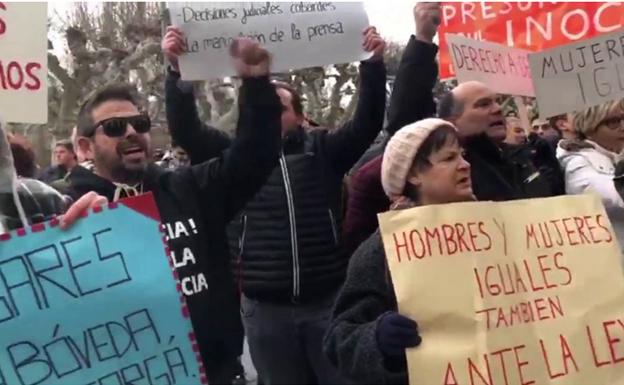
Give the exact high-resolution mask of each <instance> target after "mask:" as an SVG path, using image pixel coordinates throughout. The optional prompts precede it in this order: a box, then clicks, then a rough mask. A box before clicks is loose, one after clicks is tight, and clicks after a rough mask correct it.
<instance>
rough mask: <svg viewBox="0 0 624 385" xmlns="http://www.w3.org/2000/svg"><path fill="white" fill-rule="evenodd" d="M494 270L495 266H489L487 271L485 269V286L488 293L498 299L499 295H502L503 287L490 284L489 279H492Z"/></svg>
mask: <svg viewBox="0 0 624 385" xmlns="http://www.w3.org/2000/svg"><path fill="white" fill-rule="evenodd" d="M492 270H494V266H488V267H487V269H485V285H486V287H487V288H488V293H490V295H492V296H494V297H496V296H497V295H499V294H500V293H501V287H500V286H499V285H498V284H496V283H492V284H490V278H489V277H490V271H492Z"/></svg>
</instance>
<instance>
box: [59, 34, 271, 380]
mask: <svg viewBox="0 0 624 385" xmlns="http://www.w3.org/2000/svg"><path fill="white" fill-rule="evenodd" d="M232 56H233V59H234V65H235V67H236V70H237V73H238V75H239V76H240V77H241V78H242V79H243V84H242V86H241V89H240V97H239V109H240V116H239V120H238V130H237V131H238V135H237V138H236V140H235V141H233V143H232V145H231V146H230V147H229V148H228V149H227V150H225V151H223V152H222V153H221V154H220V156H218V157H217V158H214V159H211V160H209V161H207V162H205V163H201V164H196V165H194V166H192V167H181V168H179V169H178V170H176V171H169V170H164V169H162V168H159V167H158V166H156V165H154V164H152V162H151V156H150V132H149V131H150V126H151V125H150V120H149V118H148V117H147V116H146V115H145V114H142V113H141V112H140V110H139V107H138V106H139V104H138V102H137V100H136V98H135V96H134V95H133V93H132V92H131V91H130V90H129V89H128V88H127V87H124V86H112V87H105V88H104V89H101V90H99V91H98V92H96V93H95V95H93V97H91V98H90V99H89V100H88V101H87V102H86V103H85V105H84V106H83V107H82V109H81V111H80V113H79V119H78V135H79V139H78V143H79V145H80V147H81V148H82V149H83V150H84V151H85V153H87V154H89V155H92V156H93V159H94V170H93V172H92V173H91V172H89V171H86V170H84V169H82V170H80V171H78V172H75V173H72V175H71V177H70V181H71V188H72V193H73V194H72V195H73V197H74V198H78V197H80V196H82V195H84V197H83V198H81V199H80V200H79V201H78V202H76V203H75V204H74V206H73V207H72V208H70V210H69V211H68V213H66V214H65V216H64V218H63V219H62V220H61V226H62V227H66V226H67V225H68V224H70V223H71V222H73V221H74V220H75V219H76V217H77V216H79V214H80V212H81V211H83V210H84V209H85V208H86V207H89V206H92V205H93V204H94V203H95V202H97V201H99V200H101V199H102V196H103V197H105V198H107V199H108V200H109V201H113V200H117V199H120V198H123V197H126V196H132V195H135V194H141V193H145V192H151V193H153V194H154V198H155V200H156V203H157V205H158V209H159V211H160V215H161V218H162V221H163V224H164V225H165V228H166V230H167V231H166V235H167V239H168V246H169V249H170V250H171V254H170V256H171V258H172V262H173V264H174V267H175V268H176V270H177V273H178V276H179V277H180V286H181V290H182V292H183V293H184V294H185V296H186V302H187V304H188V307H189V310H190V315H191V321H192V323H193V328H194V330H195V335H196V338H197V341H198V344H199V350H200V353H201V356H202V358H203V361H204V366H205V368H206V370H207V376H208V381H209V382H210V383H211V384H231V383H232V379H233V373H234V372H235V371H236V370H237V367H238V361H237V358H238V354H236V350H237V347H236V346H235V345H236V342H237V341H239V339H240V338H242V333H243V330H242V325H241V321H240V314H239V307H238V300H237V298H236V290H235V286H234V282H233V279H232V274H231V271H230V269H229V257H228V251H227V244H226V235H225V226H226V223H227V222H228V221H229V220H230V219H231V218H232V217H233V216H234V215H235V214H236V212H238V211H239V210H240V209H241V208H242V207H243V206H244V205H245V203H246V202H247V201H248V200H249V199H250V198H252V197H253V196H254V194H255V193H256V191H257V190H258V189H259V188H260V187H261V186H262V185H263V184H264V181H265V179H266V177H267V176H268V174H269V173H270V172H271V170H272V169H273V168H274V167H275V165H276V164H277V159H278V153H279V131H280V114H281V104H280V100H279V98H278V96H277V94H276V92H275V88H274V87H273V86H272V85H271V84H270V82H269V79H268V74H269V67H270V57H269V54H268V53H267V51H266V50H264V49H262V48H260V47H259V46H258V44H257V43H255V42H252V41H250V40H247V39H241V40H237V41H236V42H235V44H234V46H233V49H232ZM96 193H97V194H96ZM85 194H86V195H85ZM137 242H141V240H140V239H139V240H137ZM233 345H234V346H233Z"/></svg>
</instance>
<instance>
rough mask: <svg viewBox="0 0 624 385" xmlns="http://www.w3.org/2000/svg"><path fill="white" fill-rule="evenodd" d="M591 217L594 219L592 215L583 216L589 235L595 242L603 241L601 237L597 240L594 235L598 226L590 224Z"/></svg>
mask: <svg viewBox="0 0 624 385" xmlns="http://www.w3.org/2000/svg"><path fill="white" fill-rule="evenodd" d="M590 219H592V217H591V216H589V215H585V216H584V217H583V220H584V221H585V225H586V226H587V230H588V231H589V236H590V237H591V240H592V242H593V243H596V244H597V243H601V242H602V240H600V239H598V240H596V237H594V230H595V229H596V226H592V225H591V224H590Z"/></svg>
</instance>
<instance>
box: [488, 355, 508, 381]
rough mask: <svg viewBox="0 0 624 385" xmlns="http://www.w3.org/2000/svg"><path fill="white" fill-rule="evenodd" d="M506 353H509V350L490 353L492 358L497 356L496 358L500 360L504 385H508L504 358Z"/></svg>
mask: <svg viewBox="0 0 624 385" xmlns="http://www.w3.org/2000/svg"><path fill="white" fill-rule="evenodd" d="M507 352H511V348H507V349H502V350H498V351H496V352H492V353H491V354H492V355H493V356H495V355H499V356H498V357H499V359H500V363H501V368H503V378H504V379H505V385H509V379H508V378H507V368H506V366H505V357H504V354H505V353H507Z"/></svg>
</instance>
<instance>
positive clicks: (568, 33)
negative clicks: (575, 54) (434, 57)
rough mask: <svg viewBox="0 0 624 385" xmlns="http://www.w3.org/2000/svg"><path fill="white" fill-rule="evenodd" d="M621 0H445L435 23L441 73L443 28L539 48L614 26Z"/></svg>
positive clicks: (443, 73) (446, 63) (445, 62)
mask: <svg viewBox="0 0 624 385" xmlns="http://www.w3.org/2000/svg"><path fill="white" fill-rule="evenodd" d="M623 11H624V4H623V3H621V2H594V3H592V2H578V3H577V2H545V1H535V2H531V1H520V2H510V1H504V2H476V1H466V2H445V3H443V4H442V24H441V26H440V78H442V79H445V78H450V77H452V76H454V75H453V70H452V68H451V58H450V57H449V52H448V49H447V44H446V39H445V36H444V35H445V33H455V34H461V35H465V36H467V37H470V38H472V39H477V40H486V41H490V42H494V43H501V44H506V45H508V46H513V47H517V48H522V49H527V50H529V51H540V50H543V49H548V48H552V47H556V46H559V45H562V44H567V43H570V42H573V41H577V40H582V39H586V38H591V37H594V36H596V35H599V34H602V33H608V32H613V31H616V30H617V29H619V28H622V26H623V25H624V12H623Z"/></svg>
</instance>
